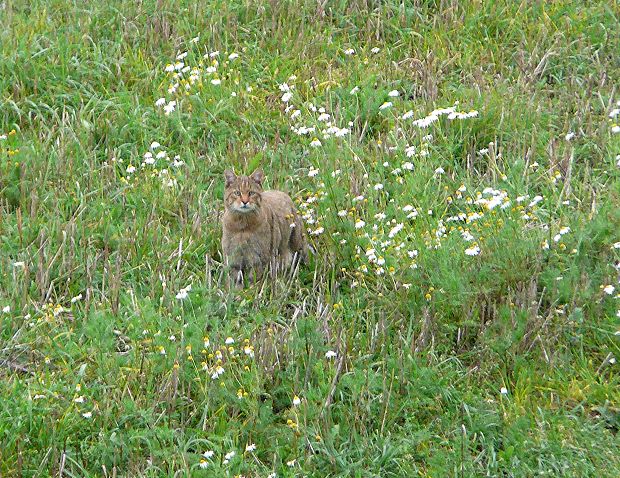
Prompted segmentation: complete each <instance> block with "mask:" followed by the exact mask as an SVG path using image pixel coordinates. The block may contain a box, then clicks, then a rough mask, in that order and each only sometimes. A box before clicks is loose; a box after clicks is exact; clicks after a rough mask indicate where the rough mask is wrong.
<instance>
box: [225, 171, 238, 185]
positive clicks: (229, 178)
mask: <svg viewBox="0 0 620 478" xmlns="http://www.w3.org/2000/svg"><path fill="white" fill-rule="evenodd" d="M235 179H237V176H235V173H233V172H232V170H230V169H227V170H226V171H224V180H225V181H226V187H228V186H230V185H231V184H232V183H234V182H235Z"/></svg>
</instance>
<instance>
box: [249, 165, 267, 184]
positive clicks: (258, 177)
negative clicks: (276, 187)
mask: <svg viewBox="0 0 620 478" xmlns="http://www.w3.org/2000/svg"><path fill="white" fill-rule="evenodd" d="M250 178H252V180H253V181H254V182H255V183H256V184H258V185H259V186H262V185H263V180H264V179H265V173H263V170H262V169H260V168H258V169H257V170H256V171H254V172H253V173H252V174H251V175H250Z"/></svg>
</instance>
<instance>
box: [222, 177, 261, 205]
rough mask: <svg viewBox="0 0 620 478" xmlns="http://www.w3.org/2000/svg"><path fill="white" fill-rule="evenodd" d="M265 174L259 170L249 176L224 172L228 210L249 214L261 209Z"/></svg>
mask: <svg viewBox="0 0 620 478" xmlns="http://www.w3.org/2000/svg"><path fill="white" fill-rule="evenodd" d="M263 179H265V174H264V173H263V171H262V170H261V169H257V170H256V171H254V172H253V173H252V174H250V175H249V176H237V175H235V173H233V172H232V171H231V170H230V169H227V170H226V171H224V180H225V188H224V205H225V206H226V209H228V210H231V211H234V212H237V213H240V214H247V213H250V212H256V211H258V210H259V209H260V204H261V193H262V192H263V186H262V184H263Z"/></svg>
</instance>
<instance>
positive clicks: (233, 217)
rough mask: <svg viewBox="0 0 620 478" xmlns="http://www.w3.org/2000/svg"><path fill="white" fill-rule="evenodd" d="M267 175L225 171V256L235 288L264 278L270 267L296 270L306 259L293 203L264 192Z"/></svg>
mask: <svg viewBox="0 0 620 478" xmlns="http://www.w3.org/2000/svg"><path fill="white" fill-rule="evenodd" d="M264 179H265V175H264V173H263V171H262V170H261V169H257V170H256V171H254V172H253V173H252V174H251V175H250V176H236V175H235V173H233V172H232V171H231V170H226V171H224V180H225V188H224V216H223V218H222V226H223V233H222V250H223V252H224V258H225V263H226V265H227V267H228V268H229V269H230V279H231V280H232V281H233V282H234V284H235V285H237V286H240V285H242V284H243V278H244V277H245V278H247V279H248V280H250V281H253V280H256V279H258V278H260V277H261V276H262V275H263V273H264V272H265V270H267V269H268V268H269V267H270V266H271V267H272V268H274V267H275V269H276V270H281V269H283V268H286V267H294V266H296V265H297V263H298V262H299V261H302V262H306V261H307V258H308V243H307V241H306V237H305V234H304V224H303V222H302V219H301V217H300V216H299V214H297V211H296V209H295V205H294V204H293V200H292V199H291V198H290V197H289V195H288V194H286V193H284V192H282V191H275V190H272V191H263V186H262V184H263V180H264Z"/></svg>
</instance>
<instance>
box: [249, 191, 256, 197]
mask: <svg viewBox="0 0 620 478" xmlns="http://www.w3.org/2000/svg"><path fill="white" fill-rule="evenodd" d="M255 194H256V193H255V192H254V191H250V192H249V193H248V195H249V196H254V195H255Z"/></svg>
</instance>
